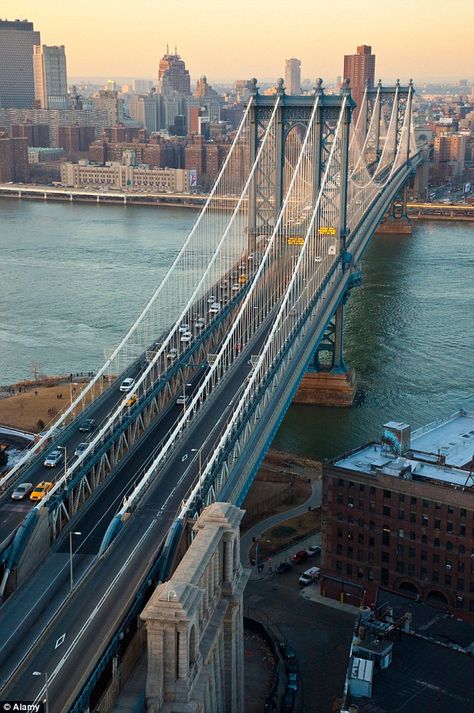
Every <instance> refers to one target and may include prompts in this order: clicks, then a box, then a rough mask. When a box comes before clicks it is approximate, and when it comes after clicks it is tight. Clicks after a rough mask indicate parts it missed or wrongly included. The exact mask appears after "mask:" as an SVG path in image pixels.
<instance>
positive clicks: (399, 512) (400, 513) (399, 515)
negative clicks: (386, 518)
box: [398, 510, 405, 520]
mask: <svg viewBox="0 0 474 713" xmlns="http://www.w3.org/2000/svg"><path fill="white" fill-rule="evenodd" d="M398 519H399V520H404V519H405V510H399V511H398Z"/></svg>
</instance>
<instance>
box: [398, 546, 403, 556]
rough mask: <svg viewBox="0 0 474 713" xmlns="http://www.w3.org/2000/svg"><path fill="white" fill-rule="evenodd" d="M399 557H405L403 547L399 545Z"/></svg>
mask: <svg viewBox="0 0 474 713" xmlns="http://www.w3.org/2000/svg"><path fill="white" fill-rule="evenodd" d="M397 555H398V557H403V545H398V547H397Z"/></svg>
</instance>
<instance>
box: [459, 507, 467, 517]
mask: <svg viewBox="0 0 474 713" xmlns="http://www.w3.org/2000/svg"><path fill="white" fill-rule="evenodd" d="M459 512H460V515H461V517H466V515H467V511H466V509H465V508H461V510H460V511H459Z"/></svg>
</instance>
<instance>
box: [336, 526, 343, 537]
mask: <svg viewBox="0 0 474 713" xmlns="http://www.w3.org/2000/svg"><path fill="white" fill-rule="evenodd" d="M337 536H338V537H342V530H341V528H340V527H338V528H337Z"/></svg>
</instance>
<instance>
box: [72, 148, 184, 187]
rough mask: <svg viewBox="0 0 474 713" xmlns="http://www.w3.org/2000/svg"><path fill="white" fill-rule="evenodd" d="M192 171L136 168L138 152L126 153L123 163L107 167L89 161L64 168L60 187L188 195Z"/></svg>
mask: <svg viewBox="0 0 474 713" xmlns="http://www.w3.org/2000/svg"><path fill="white" fill-rule="evenodd" d="M189 173H190V172H189V171H186V170H184V169H180V168H150V167H149V166H147V165H136V156H135V152H134V151H133V150H132V149H128V150H127V151H124V152H123V158H122V161H121V162H118V161H111V162H108V163H107V164H106V165H105V166H97V165H94V164H90V163H89V161H79V162H78V163H63V164H61V183H62V184H63V185H64V186H75V187H88V188H104V189H105V188H110V189H117V190H120V191H138V192H142V191H143V192H153V193H185V192H188V191H189Z"/></svg>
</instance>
